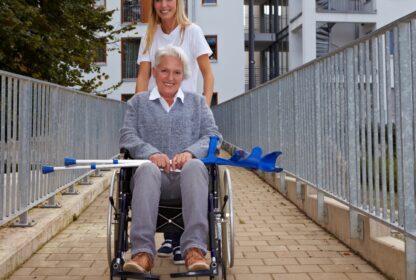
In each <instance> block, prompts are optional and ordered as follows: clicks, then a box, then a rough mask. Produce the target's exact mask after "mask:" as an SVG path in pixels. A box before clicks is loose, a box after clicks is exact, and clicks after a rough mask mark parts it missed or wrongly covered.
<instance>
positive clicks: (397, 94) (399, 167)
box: [394, 27, 404, 226]
mask: <svg viewBox="0 0 416 280" xmlns="http://www.w3.org/2000/svg"><path fill="white" fill-rule="evenodd" d="M399 69H400V55H399V30H398V28H397V27H395V28H394V97H395V101H394V102H395V105H396V108H395V117H396V118H395V124H396V156H397V194H398V204H399V205H398V206H399V213H398V214H399V225H401V226H403V225H404V209H403V206H404V205H403V177H402V172H403V161H402V157H403V154H402V138H401V135H402V125H401V120H400V114H401V112H402V111H401V104H400V95H401V84H400V83H399V81H400V72H399Z"/></svg>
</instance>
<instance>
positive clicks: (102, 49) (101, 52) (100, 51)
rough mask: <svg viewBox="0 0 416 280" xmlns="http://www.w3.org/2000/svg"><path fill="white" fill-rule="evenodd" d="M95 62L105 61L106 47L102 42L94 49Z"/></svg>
mask: <svg viewBox="0 0 416 280" xmlns="http://www.w3.org/2000/svg"><path fill="white" fill-rule="evenodd" d="M94 62H95V63H107V47H106V44H105V43H102V44H101V45H100V46H99V47H98V48H97V49H96V51H95V60H94Z"/></svg>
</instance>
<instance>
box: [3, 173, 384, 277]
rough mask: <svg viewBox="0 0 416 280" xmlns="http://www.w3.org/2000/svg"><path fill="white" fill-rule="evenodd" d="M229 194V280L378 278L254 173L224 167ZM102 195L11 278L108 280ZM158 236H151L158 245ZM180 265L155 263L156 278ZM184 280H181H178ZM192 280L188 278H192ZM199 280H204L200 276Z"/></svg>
mask: <svg viewBox="0 0 416 280" xmlns="http://www.w3.org/2000/svg"><path fill="white" fill-rule="evenodd" d="M229 169H230V171H231V176H232V181H233V189H234V195H233V198H234V210H235V231H236V244H235V245H236V247H235V261H234V267H233V268H232V269H230V271H229V279H231V280H251V279H253V280H382V279H387V278H385V277H384V276H382V275H381V274H379V273H378V272H377V271H376V270H374V269H373V268H372V267H371V266H370V265H369V264H368V263H366V261H364V260H363V259H361V258H360V257H359V256H357V255H355V254H354V253H353V252H351V251H350V250H349V249H348V248H347V247H346V246H344V245H343V244H342V243H340V242H339V241H338V240H336V239H335V238H334V237H333V236H332V235H330V234H328V233H327V232H326V231H324V230H323V229H322V228H320V227H319V226H318V225H316V224H315V223H314V222H313V221H311V220H310V219H308V218H307V217H306V216H305V215H304V214H303V213H302V212H301V211H299V210H298V208H296V206H294V205H293V204H291V203H290V202H289V201H287V200H286V199H285V198H284V197H282V196H281V195H280V194H279V193H278V192H277V191H276V190H274V189H273V188H271V187H270V186H269V185H267V184H266V183H265V182H264V181H262V180H261V179H260V178H259V177H257V176H256V175H255V174H254V173H252V172H250V171H247V170H244V169H239V168H229ZM107 196H108V193H107V191H105V192H103V193H102V194H101V195H100V196H99V197H98V198H97V199H96V200H95V201H94V202H93V204H92V205H91V206H90V207H89V208H88V209H87V210H86V211H85V212H83V213H82V215H81V216H80V217H79V218H78V219H77V220H76V221H75V222H73V223H72V224H71V225H69V226H68V227H67V228H66V229H65V230H63V231H62V232H61V233H59V234H58V235H57V236H55V237H54V238H53V239H52V240H51V241H50V242H48V243H47V244H46V245H45V246H44V247H43V248H41V249H40V250H39V251H38V252H37V253H36V254H34V255H33V257H32V258H31V259H29V260H28V261H27V262H26V263H24V264H23V265H22V266H21V268H19V269H18V270H16V271H15V273H14V274H13V275H12V276H11V277H10V278H9V279H10V280H28V279H36V280H52V279H53V280H81V279H82V280H99V279H109V276H108V275H109V269H108V263H107V253H106V244H107V243H106V219H107V206H108V202H107ZM161 242H162V236H161V235H160V234H158V235H157V243H158V244H160V243H161ZM184 269H185V268H184V266H176V265H173V264H172V261H171V259H161V258H157V259H156V263H155V267H154V269H153V272H154V273H157V274H160V275H161V279H171V278H170V277H169V273H171V272H175V271H183V270H184ZM183 279H185V278H183ZM190 279H192V278H190ZM199 279H207V278H206V277H200V278H199Z"/></svg>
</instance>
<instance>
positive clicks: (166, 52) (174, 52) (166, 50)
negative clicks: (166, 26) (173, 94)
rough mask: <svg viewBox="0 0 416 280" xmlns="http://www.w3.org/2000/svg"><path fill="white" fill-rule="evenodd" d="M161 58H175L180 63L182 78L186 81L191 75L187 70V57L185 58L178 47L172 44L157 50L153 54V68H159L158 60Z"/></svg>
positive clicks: (184, 54)
mask: <svg viewBox="0 0 416 280" xmlns="http://www.w3.org/2000/svg"><path fill="white" fill-rule="evenodd" d="M162 56H173V57H177V58H178V59H179V60H180V61H181V63H182V67H183V74H184V78H185V79H186V78H188V77H189V76H190V75H191V70H190V69H189V63H188V57H187V56H186V53H185V52H184V51H183V50H182V49H181V48H180V47H176V46H174V45H172V44H169V45H166V46H164V47H161V48H159V49H158V50H157V51H156V54H155V66H154V67H157V66H159V64H160V58H161V57H162Z"/></svg>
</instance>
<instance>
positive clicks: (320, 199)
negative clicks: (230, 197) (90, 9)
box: [314, 62, 325, 224]
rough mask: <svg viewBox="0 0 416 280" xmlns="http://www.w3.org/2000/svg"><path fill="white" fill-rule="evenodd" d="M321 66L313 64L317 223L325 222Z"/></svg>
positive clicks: (320, 64) (319, 63)
mask: <svg viewBox="0 0 416 280" xmlns="http://www.w3.org/2000/svg"><path fill="white" fill-rule="evenodd" d="M321 66H322V62H317V63H316V64H314V68H315V81H316V82H315V106H316V110H315V118H316V122H315V131H316V164H315V166H316V170H315V172H316V174H317V176H316V177H317V182H316V186H317V188H318V194H317V200H316V204H317V205H316V207H317V219H318V223H320V224H323V223H324V222H325V213H324V199H325V196H324V193H323V192H320V191H319V189H322V184H323V161H322V158H323V157H322V143H321V142H322V137H321V131H322V122H321V119H322V109H321V94H322V92H321V80H322V75H321Z"/></svg>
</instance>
